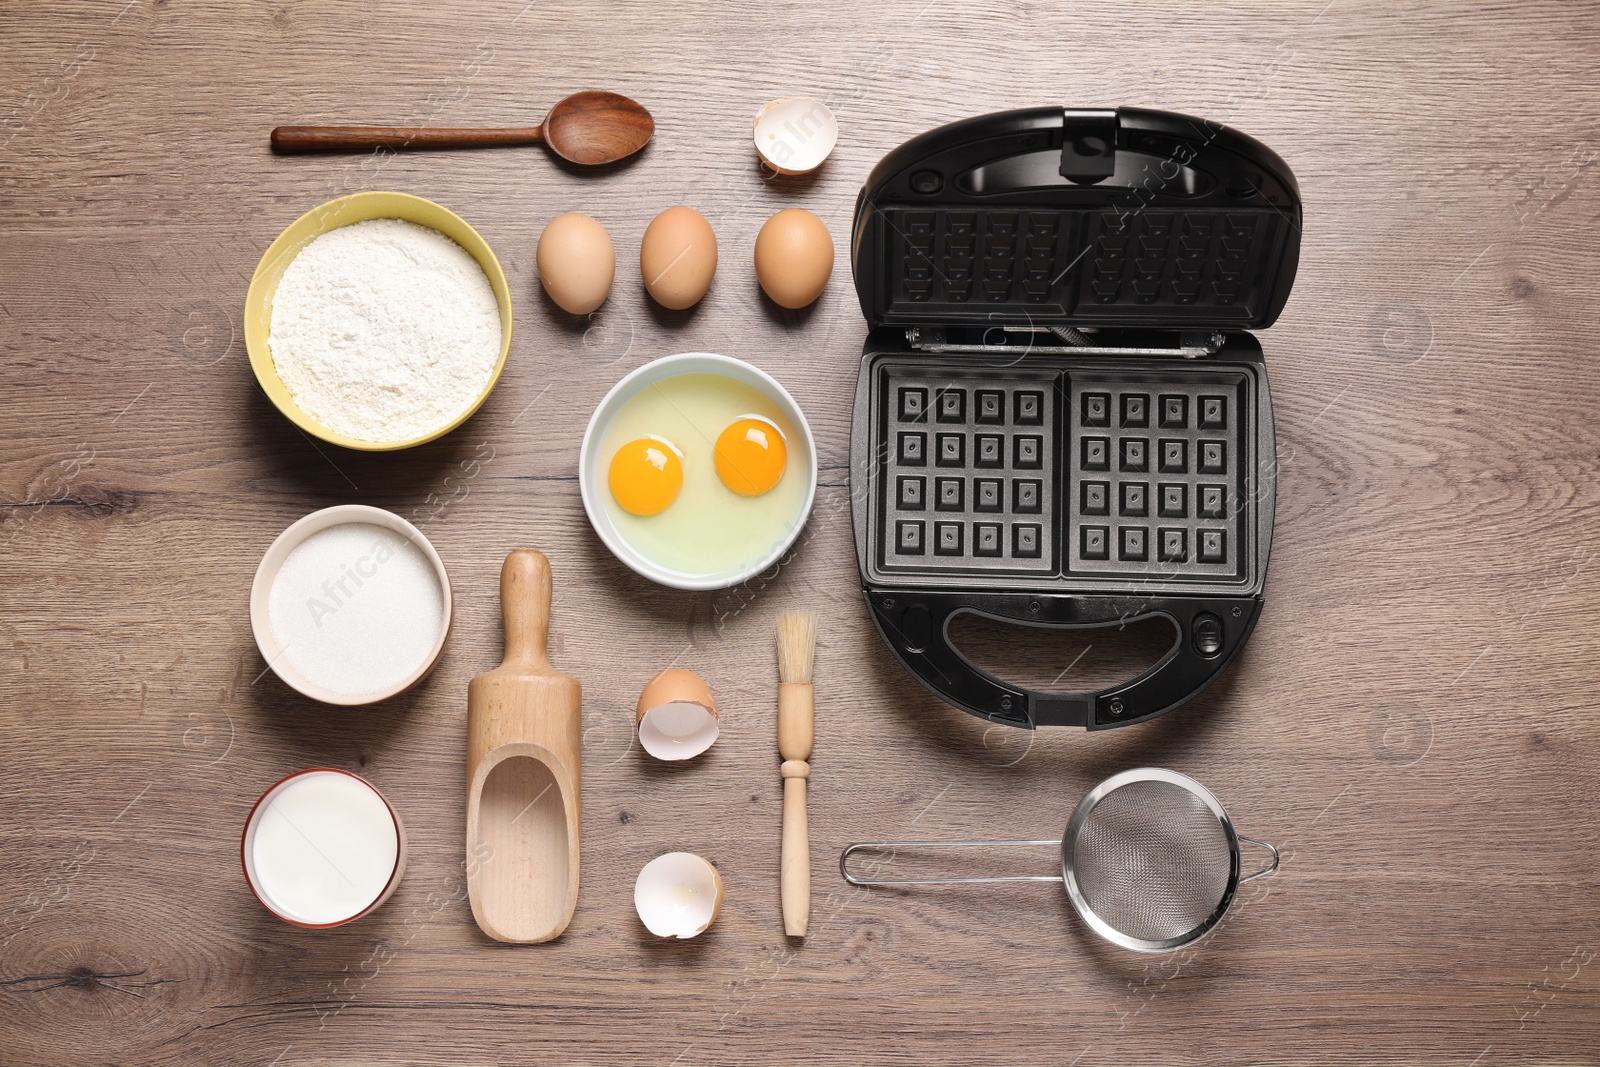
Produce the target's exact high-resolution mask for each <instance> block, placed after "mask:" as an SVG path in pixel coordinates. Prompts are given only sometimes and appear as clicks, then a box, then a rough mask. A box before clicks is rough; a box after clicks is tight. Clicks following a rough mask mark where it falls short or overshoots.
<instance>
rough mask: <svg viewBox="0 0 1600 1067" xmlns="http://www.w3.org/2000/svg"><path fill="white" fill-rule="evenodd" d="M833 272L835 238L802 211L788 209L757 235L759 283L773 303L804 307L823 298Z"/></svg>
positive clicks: (808, 213)
mask: <svg viewBox="0 0 1600 1067" xmlns="http://www.w3.org/2000/svg"><path fill="white" fill-rule="evenodd" d="M832 273H833V237H832V236H830V235H829V233H828V227H827V226H826V225H824V224H823V221H822V220H821V219H819V218H817V217H816V216H815V215H813V214H812V213H811V212H809V211H806V210H805V209H803V208H797V207H791V208H785V209H784V210H782V211H780V212H778V213H777V214H776V215H774V216H772V217H771V218H770V219H768V220H767V222H766V225H764V226H762V227H761V232H760V233H759V234H757V235H756V280H757V281H759V282H760V283H761V288H762V289H763V290H764V291H765V292H766V294H767V295H768V296H770V297H771V298H772V300H773V302H774V303H776V304H779V305H781V306H783V307H786V308H803V307H805V306H807V305H808V304H810V303H811V302H812V301H814V300H815V299H816V298H817V297H819V296H821V295H822V290H823V289H825V288H827V286H828V276H829V275H831V274H832Z"/></svg>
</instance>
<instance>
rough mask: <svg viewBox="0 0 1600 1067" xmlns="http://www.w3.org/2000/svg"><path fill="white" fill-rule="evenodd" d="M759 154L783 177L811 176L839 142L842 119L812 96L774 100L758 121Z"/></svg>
mask: <svg viewBox="0 0 1600 1067" xmlns="http://www.w3.org/2000/svg"><path fill="white" fill-rule="evenodd" d="M755 140H756V153H757V154H758V155H760V156H761V161H762V162H763V163H765V164H766V165H767V166H769V167H771V168H772V169H773V170H775V171H777V172H778V173H779V174H809V173H810V172H811V171H814V170H816V169H817V168H818V167H820V166H822V161H823V160H825V159H827V158H828V154H829V153H830V152H832V151H833V146H834V145H835V144H837V143H838V141H839V120H838V119H836V118H834V117H833V112H832V111H830V110H828V105H827V104H824V103H823V102H822V101H821V100H813V99H811V98H810V97H808V96H793V97H789V98H787V99H784V100H774V101H773V102H772V103H770V104H768V105H767V106H766V107H764V108H762V109H761V111H760V113H759V114H757V115H756V121H755Z"/></svg>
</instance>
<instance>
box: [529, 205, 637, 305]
mask: <svg viewBox="0 0 1600 1067" xmlns="http://www.w3.org/2000/svg"><path fill="white" fill-rule="evenodd" d="M534 258H535V260H536V261H537V263H538V265H539V281H540V282H542V283H543V284H544V291H545V292H547V293H549V294H550V299H551V300H554V301H555V302H556V303H557V304H559V305H561V309H562V310H563V311H566V312H569V313H571V314H573V315H587V314H588V313H589V312H591V311H593V310H594V309H595V308H597V307H599V306H600V305H601V304H603V303H605V300H606V297H607V296H609V295H610V293H611V279H612V278H613V277H615V276H616V273H617V254H616V251H615V250H614V249H613V248H612V247H611V236H610V235H609V234H607V233H606V228H605V227H604V226H602V225H600V224H599V223H598V222H596V221H595V220H594V219H591V218H590V217H589V216H588V215H584V214H580V213H579V212H576V211H571V212H568V213H567V214H565V215H557V216H556V217H555V218H553V219H551V220H550V222H549V223H548V224H547V225H546V226H545V228H544V232H543V233H542V234H540V235H539V250H538V252H537V253H536V254H535V256H534Z"/></svg>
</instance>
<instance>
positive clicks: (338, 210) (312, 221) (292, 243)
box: [244, 193, 511, 452]
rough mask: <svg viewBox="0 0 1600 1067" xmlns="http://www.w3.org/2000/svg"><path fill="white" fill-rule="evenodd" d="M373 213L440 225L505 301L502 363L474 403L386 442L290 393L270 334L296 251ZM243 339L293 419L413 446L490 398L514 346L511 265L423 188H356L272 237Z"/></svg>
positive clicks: (340, 438) (386, 447)
mask: <svg viewBox="0 0 1600 1067" xmlns="http://www.w3.org/2000/svg"><path fill="white" fill-rule="evenodd" d="M367 219H405V220H406V221H407V222H415V223H417V224H418V225H419V226H427V227H429V228H431V229H435V230H438V231H439V232H440V233H442V234H444V235H445V236H446V237H448V238H450V239H451V240H452V241H454V242H455V243H456V244H458V245H460V246H461V247H462V248H465V249H466V250H467V251H468V252H470V253H471V254H472V258H473V259H476V260H477V261H478V265H479V266H480V267H482V268H483V273H484V274H486V275H488V276H489V284H490V285H491V286H492V287H493V288H494V298H495V300H496V302H498V303H499V305H500V359H499V360H498V361H497V362H496V363H495V365H494V373H492V374H490V375H489V382H488V384H487V385H485V386H484V387H483V392H482V393H480V394H479V395H478V399H477V400H475V401H473V403H472V406H471V407H469V408H467V410H465V411H463V412H462V413H461V414H460V416H459V417H457V418H456V419H455V420H453V421H452V422H450V423H449V424H447V425H445V426H442V427H440V428H439V429H437V430H435V431H433V432H432V433H429V434H424V435H423V436H421V437H414V438H412V439H411V440H409V441H389V442H384V443H379V442H375V441H361V440H358V439H356V438H354V437H346V436H344V435H343V434H338V433H334V432H333V431H332V430H330V429H328V428H327V427H326V426H323V425H322V424H321V423H319V422H317V421H316V420H315V419H313V418H312V417H311V416H310V415H307V414H306V413H305V412H304V411H301V410H300V408H299V406H298V405H297V404H295V402H294V397H293V396H292V395H290V393H289V390H288V388H287V387H286V386H285V385H284V384H283V380H282V379H281V378H279V377H278V368H277V367H276V366H274V365H273V362H272V350H271V349H270V348H269V347H268V346H267V334H268V332H269V331H270V329H271V326H272V297H273V294H274V293H276V292H277V291H278V282H279V281H280V280H281V279H282V278H283V272H284V271H285V270H286V269H288V266H289V264H290V263H292V262H294V257H295V256H297V255H299V254H300V250H301V249H302V248H304V247H305V246H306V245H308V244H310V243H311V242H312V241H314V240H316V239H317V238H318V237H321V236H322V235H323V234H325V233H327V232H328V231H329V230H337V229H338V228H339V227H341V226H349V225H350V224H351V223H355V222H364V221H366V220H367ZM244 344H245V350H246V351H247V352H249V353H250V367H251V369H252V370H254V371H255V372H256V381H258V382H260V383H261V388H262V390H263V391H264V392H265V393H266V394H267V396H268V397H270V398H271V399H272V402H273V403H274V404H275V405H277V408H278V410H279V411H281V412H283V413H284V414H285V415H287V416H288V417H289V421H290V422H292V423H294V424H295V425H296V426H298V427H300V428H301V429H302V430H304V431H305V432H306V433H308V434H311V435H312V436H313V437H320V438H321V439H322V440H324V441H329V442H331V443H333V444H336V445H339V446H341V447H344V448H357V449H361V450H363V451H367V452H392V451H394V450H396V449H400V448H411V447H412V446H414V445H420V444H425V443H426V442H428V441H432V440H434V439H435V438H439V437H443V436H444V435H445V434H447V433H449V432H450V431H451V430H453V429H455V428H456V427H457V426H460V425H461V424H462V423H463V422H466V421H467V419H469V418H471V417H472V413H473V412H475V411H477V410H478V408H480V407H482V406H483V402H484V401H485V400H487V399H489V393H490V392H492V391H493V390H494V386H495V383H496V382H498V381H499V380H500V372H501V371H502V370H504V369H505V365H506V353H507V352H509V351H510V350H511V287H510V286H509V285H507V284H506V275H505V271H503V270H501V269H500V261H499V260H497V259H495V258H494V252H492V251H490V249H489V243H488V242H487V241H485V240H484V239H483V238H482V237H480V236H478V231H477V230H474V229H473V228H472V227H471V226H468V225H467V223H466V221H465V220H464V219H462V218H461V216H459V215H457V214H455V213H454V212H452V211H447V210H446V209H444V208H442V207H440V206H439V205H438V204H435V203H434V202H433V201H431V200H424V199H423V198H422V197H420V196H411V195H409V194H407V193H352V194H351V195H350V196H341V197H340V198H339V199H337V200H330V201H328V202H327V203H326V204H323V205H322V206H321V207H317V208H313V209H312V210H310V211H308V212H306V213H305V214H304V215H301V216H300V217H299V218H298V219H295V220H294V222H293V223H291V224H290V226H289V228H288V229H287V230H284V231H283V232H282V233H281V234H279V235H278V239H277V240H276V241H273V242H272V245H271V247H269V248H268V249H267V252H266V255H264V256H262V257H261V262H260V263H258V264H257V265H256V273H255V277H253V278H251V279H250V292H249V293H248V294H247V295H246V296H245V298H244Z"/></svg>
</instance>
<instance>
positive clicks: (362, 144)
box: [272, 126, 544, 152]
mask: <svg viewBox="0 0 1600 1067" xmlns="http://www.w3.org/2000/svg"><path fill="white" fill-rule="evenodd" d="M543 141H544V127H543V126H515V127H502V128H497V129H462V128H459V127H457V128H430V127H423V126H279V127H277V128H276V129H274V130H273V131H272V149H273V151H275V152H354V151H362V150H364V149H368V148H392V149H395V150H399V149H402V148H500V147H502V146H506V145H524V144H540V143H542V142H543Z"/></svg>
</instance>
